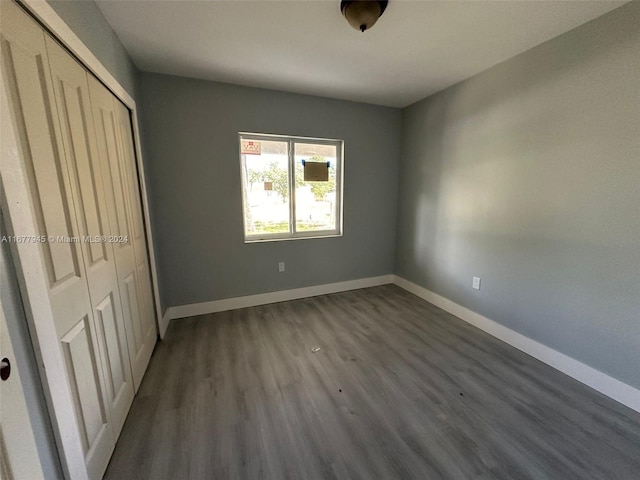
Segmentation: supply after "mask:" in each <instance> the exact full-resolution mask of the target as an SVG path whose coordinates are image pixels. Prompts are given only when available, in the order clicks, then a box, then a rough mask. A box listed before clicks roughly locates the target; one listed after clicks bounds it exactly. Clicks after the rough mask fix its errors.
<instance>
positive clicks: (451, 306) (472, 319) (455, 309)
mask: <svg viewBox="0 0 640 480" xmlns="http://www.w3.org/2000/svg"><path fill="white" fill-rule="evenodd" d="M393 283H395V284H396V285H398V286H399V287H401V288H403V289H405V290H407V291H408V292H411V293H413V294H414V295H417V296H418V297H420V298H422V299H424V300H426V301H427V302H429V303H432V304H434V305H435V306H437V307H440V308H442V309H443V310H445V311H447V312H449V313H451V314H452V315H455V316H456V317H458V318H460V319H462V320H464V321H465V322H467V323H470V324H471V325H473V326H475V327H478V328H479V329H480V330H484V331H485V332H487V333H488V334H490V335H493V336H494V337H496V338H498V339H500V340H502V341H503V342H506V343H508V344H509V345H511V346H513V347H515V348H517V349H518V350H522V351H523V352H525V353H527V354H529V355H531V356H532V357H534V358H536V359H538V360H540V361H541V362H544V363H546V364H547V365H550V366H551V367H553V368H555V369H556V370H559V371H561V372H562V373H565V374H567V375H569V376H570V377H572V378H574V379H576V380H578V381H579V382H582V383H584V384H585V385H588V386H589V387H591V388H593V389H594V390H597V391H598V392H600V393H602V394H604V395H606V396H607V397H610V398H612V399H614V400H616V401H618V402H620V403H622V404H623V405H626V406H627V407H629V408H631V409H633V410H635V411H636V412H640V390H638V389H636V388H634V387H632V386H630V385H627V384H626V383H623V382H621V381H620V380H617V379H615V378H613V377H611V376H609V375H607V374H606V373H602V372H601V371H599V370H596V369H595V368H593V367H590V366H588V365H585V364H584V363H582V362H579V361H578V360H575V359H573V358H571V357H569V356H567V355H565V354H564V353H560V352H558V351H557V350H554V349H552V348H549V347H547V346H545V345H543V344H541V343H539V342H537V341H535V340H532V339H531V338H529V337H526V336H524V335H522V334H521V333H518V332H516V331H515V330H511V329H510V328H508V327H505V326H504V325H501V324H499V323H498V322H495V321H494V320H491V319H489V318H487V317H484V316H482V315H480V314H479V313H476V312H474V311H472V310H469V309H468V308H465V307H463V306H462V305H458V304H457V303H455V302H452V301H451V300H449V299H448V298H445V297H442V296H440V295H438V294H436V293H433V292H432V291H430V290H427V289H426V288H423V287H421V286H419V285H416V284H415V283H412V282H410V281H409V280H406V279H404V278H402V277H399V276H397V275H393Z"/></svg>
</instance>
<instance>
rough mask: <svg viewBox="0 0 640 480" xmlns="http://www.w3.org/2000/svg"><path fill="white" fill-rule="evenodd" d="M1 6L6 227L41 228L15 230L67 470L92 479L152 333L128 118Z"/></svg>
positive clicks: (27, 22) (54, 46)
mask: <svg viewBox="0 0 640 480" xmlns="http://www.w3.org/2000/svg"><path fill="white" fill-rule="evenodd" d="M0 8H1V11H0V32H1V43H2V83H1V87H2V88H1V89H0V93H2V94H3V95H5V96H6V98H3V99H2V100H3V118H2V120H3V122H4V121H5V120H6V118H5V114H4V112H5V111H10V118H11V124H12V125H11V127H12V128H11V130H12V131H13V135H14V137H15V139H14V142H15V144H17V149H16V150H17V152H9V154H7V155H5V150H4V149H3V158H2V172H1V173H2V183H3V187H4V188H5V194H6V197H7V207H8V210H9V215H8V216H9V218H10V219H11V223H12V226H13V232H12V233H13V234H15V235H16V236H21V235H32V236H37V237H38V238H39V240H38V241H36V242H27V243H17V244H16V250H17V253H18V255H17V262H18V263H19V264H20V265H19V266H20V267H21V270H22V272H23V275H24V282H23V283H24V284H23V285H22V288H23V291H24V292H23V293H24V295H23V296H24V299H25V304H26V305H25V307H26V310H27V312H28V314H29V317H30V323H31V325H30V326H31V329H32V334H33V335H32V336H33V338H34V346H35V349H36V353H37V354H38V356H39V358H41V359H42V363H43V367H44V368H43V377H44V379H45V383H46V384H45V390H46V393H47V397H48V400H49V404H50V412H51V416H52V421H53V423H54V427H55V428H54V430H55V431H56V435H57V441H58V445H59V448H60V453H61V456H62V457H63V464H64V468H65V473H66V474H67V475H68V476H69V477H70V478H74V479H75V478H78V479H80V478H83V479H84V478H89V479H99V478H101V477H102V475H103V474H104V471H105V469H106V466H107V464H108V462H109V459H110V456H111V454H112V452H113V449H114V447H115V442H116V439H117V438H118V435H119V434H120V431H121V429H122V426H123V424H124V421H125V419H126V416H127V413H128V411H129V408H130V406H131V402H132V401H133V397H134V392H135V391H136V390H137V387H138V386H139V384H140V381H141V379H142V376H143V374H144V371H145V369H146V367H147V364H148V362H149V359H150V357H151V353H152V352H153V347H154V345H155V341H156V328H155V321H154V311H153V303H152V292H151V284H150V278H149V264H148V257H147V249H146V239H145V235H144V229H143V223H142V214H141V208H140V195H139V188H138V179H137V173H136V166H135V157H134V155H135V154H134V150H133V140H132V135H131V120H130V117H129V112H128V110H127V109H126V107H125V106H124V105H123V104H122V103H120V102H119V101H118V100H117V99H116V98H115V97H114V96H113V95H112V94H111V93H110V92H109V91H108V90H107V89H106V88H105V87H104V86H103V85H102V84H100V83H99V82H98V81H97V80H96V79H95V78H94V77H93V76H92V75H91V74H89V73H88V72H87V71H86V70H85V68H84V67H83V66H82V65H81V64H79V63H78V62H77V61H76V60H75V59H74V58H73V57H72V56H71V55H69V54H68V53H67V51H66V50H64V49H63V48H62V47H61V46H60V45H59V44H58V43H57V42H56V41H55V40H53V39H52V38H51V37H50V36H49V35H48V34H46V33H45V32H44V30H43V29H42V28H41V27H40V26H39V25H38V24H37V23H36V22H35V21H33V20H32V19H31V18H30V17H29V16H28V15H27V14H26V13H24V12H23V11H22V10H21V9H20V8H19V7H18V6H17V5H15V4H14V3H13V2H9V1H1V2H0ZM2 128H3V129H5V128H6V126H3V127H2ZM5 134H6V132H3V140H4V138H5ZM5 157H6V158H5Z"/></svg>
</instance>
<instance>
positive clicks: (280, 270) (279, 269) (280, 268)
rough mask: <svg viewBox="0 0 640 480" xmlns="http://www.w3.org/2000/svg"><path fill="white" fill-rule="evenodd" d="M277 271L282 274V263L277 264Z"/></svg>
mask: <svg viewBox="0 0 640 480" xmlns="http://www.w3.org/2000/svg"><path fill="white" fill-rule="evenodd" d="M278 271H279V272H280V273H282V272H284V262H278Z"/></svg>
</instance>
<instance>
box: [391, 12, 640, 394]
mask: <svg viewBox="0 0 640 480" xmlns="http://www.w3.org/2000/svg"><path fill="white" fill-rule="evenodd" d="M638 25H640V3H639V2H633V3H631V4H627V5H625V6H623V7H621V8H619V9H617V10H614V11H613V12H612V13H610V14H607V15H605V16H603V17H600V18H598V19H596V20H594V21H592V22H590V23H588V24H585V25H583V26H581V27H579V28H577V29H575V30H573V31H571V32H568V33H566V34H564V35H562V36H560V37H558V38H556V39H553V40H551V41H549V42H547V43H545V44H542V45H541V46H539V47H536V48H534V49H532V50H530V51H528V52H525V53H523V54H521V55H519V56H517V57H515V58H513V59H511V60H508V61H506V62H504V63H502V64H500V65H498V66H495V67H493V68H491V69H489V70H487V71H485V72H484V73H481V74H479V75H477V76H475V77H473V78H471V79H469V80H467V81H464V82H462V83H460V84H458V85H455V86H453V87H451V88H449V89H447V90H445V91H443V92H441V93H438V94H436V95H434V96H432V97H429V98H427V99H425V100H423V101H421V102H419V103H417V104H414V105H412V106H410V107H409V108H407V109H405V110H404V111H403V117H402V119H403V124H402V129H403V131H402V148H401V174H400V188H399V192H400V195H399V206H398V212H399V213H398V229H397V235H398V236H397V249H396V273H398V274H399V275H401V276H402V277H405V278H407V279H409V280H411V281H413V282H415V283H417V284H419V285H421V286H423V287H426V288H428V289H430V290H432V291H434V292H436V293H438V294H440V295H443V296H445V297H447V298H449V299H451V300H453V301H455V302H457V303H459V304H462V305H464V306H466V307H468V308H470V309H472V310H474V311H476V312H479V313H481V314H483V315H485V316H487V317H489V318H491V319H494V320H496V321H498V322H500V323H502V324H504V325H506V326H507V327H510V328H512V329H514V330H516V331H518V332H521V333H523V334H524V335H527V336H529V337H531V338H533V339H536V340H538V341H539V342H541V343H543V344H545V345H548V346H550V347H552V348H554V349H557V350H559V351H561V352H563V353H565V354H567V355H569V356H571V357H573V358H576V359H578V360H580V361H582V362H584V363H586V364H588V365H591V366H593V367H595V368H597V369H599V370H601V371H603V372H606V373H608V374H610V375H612V376H614V377H616V378H618V379H620V380H622V381H624V382H626V383H628V384H630V385H632V386H634V387H636V388H640V368H638V365H640V28H638ZM472 276H479V277H481V278H482V289H481V290H480V291H475V290H472V288H471V277H472Z"/></svg>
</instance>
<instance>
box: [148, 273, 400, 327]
mask: <svg viewBox="0 0 640 480" xmlns="http://www.w3.org/2000/svg"><path fill="white" fill-rule="evenodd" d="M393 277H394V276H393V275H382V276H380V277H369V278H361V279H358V280H349V281H346V282H338V283H327V284H324V285H314V286H312V287H303V288H294V289H292V290H280V291H278V292H269V293H259V294H257V295H248V296H246V297H234V298H225V299H223V300H213V301H211V302H202V303H191V304H189V305H179V306H176V307H169V308H167V310H166V311H165V313H164V315H163V323H164V322H165V320H166V324H165V325H166V326H168V325H169V321H170V320H174V319H176V318H184V317H192V316H194V315H205V314H207V313H215V312H224V311H226V310H234V309H236V308H245V307H255V306H256V305H266V304H268V303H277V302H286V301H287V300H297V299H299V298H307V297H316V296H318V295H326V294H329V293H337V292H346V291H348V290H356V289H358V288H367V287H375V286H377V285H386V284H388V283H393ZM166 326H165V328H164V329H165V331H166ZM160 336H161V337H163V336H164V335H163V333H162V328H161V332H160Z"/></svg>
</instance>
